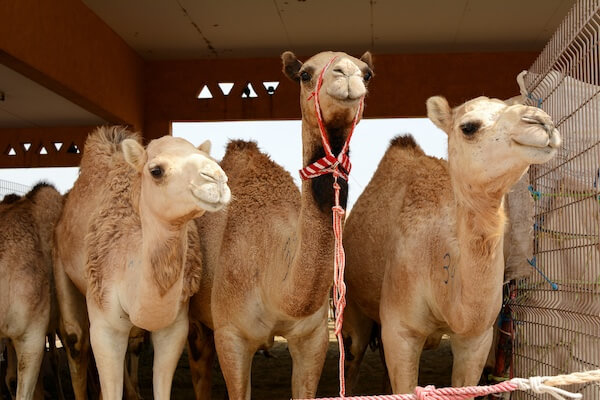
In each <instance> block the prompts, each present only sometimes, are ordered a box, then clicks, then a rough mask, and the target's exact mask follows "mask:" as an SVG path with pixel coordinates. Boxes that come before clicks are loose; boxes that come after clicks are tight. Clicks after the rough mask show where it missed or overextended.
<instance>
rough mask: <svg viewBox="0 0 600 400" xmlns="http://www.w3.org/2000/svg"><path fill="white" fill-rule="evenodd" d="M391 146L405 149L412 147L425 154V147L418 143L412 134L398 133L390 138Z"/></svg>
mask: <svg viewBox="0 0 600 400" xmlns="http://www.w3.org/2000/svg"><path fill="white" fill-rule="evenodd" d="M390 147H397V148H403V149H412V150H414V151H415V152H417V153H419V154H425V152H424V151H423V149H421V147H420V146H419V145H418V144H417V142H416V141H415V138H414V137H413V136H412V135H410V134H406V135H398V136H396V137H394V138H393V139H392V140H390Z"/></svg>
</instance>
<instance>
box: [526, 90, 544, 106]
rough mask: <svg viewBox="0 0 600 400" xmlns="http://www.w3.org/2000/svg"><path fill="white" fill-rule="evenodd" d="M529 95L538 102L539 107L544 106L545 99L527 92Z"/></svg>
mask: <svg viewBox="0 0 600 400" xmlns="http://www.w3.org/2000/svg"><path fill="white" fill-rule="evenodd" d="M527 97H529V98H530V99H531V100H533V101H535V102H536V103H537V108H542V103H543V102H544V100H542V99H541V98H538V97H534V96H533V94H531V93H527Z"/></svg>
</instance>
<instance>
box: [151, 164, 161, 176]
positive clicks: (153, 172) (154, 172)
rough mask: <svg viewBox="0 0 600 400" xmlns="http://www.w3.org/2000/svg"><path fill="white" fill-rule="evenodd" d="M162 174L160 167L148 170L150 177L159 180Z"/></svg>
mask: <svg viewBox="0 0 600 400" xmlns="http://www.w3.org/2000/svg"><path fill="white" fill-rule="evenodd" d="M163 173H164V171H163V169H162V167H161V166H160V165H156V166H154V167H152V168H150V175H152V177H153V178H160V177H162V176H163Z"/></svg>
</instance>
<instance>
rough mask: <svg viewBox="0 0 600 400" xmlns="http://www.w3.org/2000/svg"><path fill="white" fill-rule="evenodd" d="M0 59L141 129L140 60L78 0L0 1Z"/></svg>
mask: <svg viewBox="0 0 600 400" xmlns="http://www.w3.org/2000/svg"><path fill="white" fill-rule="evenodd" d="M0 63H2V64H5V65H6V66H8V67H9V68H12V69H13V70H15V71H17V72H19V73H21V74H23V75H25V76H26V77H28V78H30V79H32V80H34V81H36V82H38V83H39V84H41V85H42V86H45V87H47V88H48V89H50V90H52V91H54V92H56V93H58V94H60V95H62V96H63V97H65V98H66V99H68V100H70V101H72V102H73V103H75V104H77V105H79V106H81V107H83V108H84V109H86V110H88V111H90V112H91V113H93V114H96V115H98V116H99V117H101V118H103V119H105V120H107V121H108V122H110V123H117V124H126V125H131V126H133V127H134V128H135V129H141V127H142V121H143V72H144V62H143V60H142V59H141V58H140V57H139V56H138V55H137V54H136V53H135V52H134V51H133V50H132V49H131V48H130V47H129V46H128V45H127V44H126V43H125V42H124V41H123V39H121V38H120V37H119V36H118V35H117V34H116V33H115V32H113V31H112V30H111V29H110V28H109V27H108V25H106V24H105V23H104V22H103V21H102V20H101V19H100V18H99V17H98V16H97V15H96V14H94V13H93V12H92V11H91V10H90V9H88V8H87V7H86V6H85V4H83V2H81V1H80V0H53V1H36V0H9V1H1V2H0Z"/></svg>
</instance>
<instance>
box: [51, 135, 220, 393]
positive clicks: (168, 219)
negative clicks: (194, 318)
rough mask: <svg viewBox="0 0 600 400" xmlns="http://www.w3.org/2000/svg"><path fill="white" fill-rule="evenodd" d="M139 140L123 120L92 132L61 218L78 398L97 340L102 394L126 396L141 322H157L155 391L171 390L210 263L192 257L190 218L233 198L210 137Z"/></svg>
mask: <svg viewBox="0 0 600 400" xmlns="http://www.w3.org/2000/svg"><path fill="white" fill-rule="evenodd" d="M139 142H140V138H139V136H138V135H137V134H133V133H131V132H129V131H127V130H126V129H124V128H122V127H101V128H98V129H97V130H96V131H94V132H93V133H92V134H90V135H89V136H88V138H87V140H86V144H85V148H84V153H83V156H82V159H81V166H80V174H79V177H78V179H77V181H76V182H75V184H74V186H73V189H72V190H71V191H70V192H69V194H68V196H67V199H66V201H65V207H64V210H63V213H62V215H61V218H60V220H59V222H58V224H57V227H56V232H55V248H54V259H55V279H56V285H57V295H58V302H59V307H60V315H61V333H62V337H63V338H65V342H66V347H67V353H68V356H69V367H70V370H71V376H72V381H73V390H74V391H75V395H76V397H77V398H78V399H83V398H86V392H85V390H86V367H87V359H86V358H87V353H88V351H87V350H88V349H89V345H90V344H91V347H92V350H93V353H94V358H95V360H96V365H97V368H98V374H99V376H100V386H101V391H102V398H103V399H104V400H112V399H120V398H121V397H122V394H123V373H124V364H125V352H126V349H127V344H128V338H129V334H130V331H131V329H132V327H134V326H135V327H138V328H141V329H144V330H147V331H150V332H151V336H152V342H153V346H154V349H155V352H154V366H153V393H154V398H155V399H168V398H169V397H170V392H171V381H172V378H173V373H174V371H175V367H176V365H177V361H178V359H179V356H180V355H181V352H182V350H183V346H184V345H185V338H186V337H187V332H188V317H187V313H188V304H189V298H190V297H191V295H192V294H193V293H194V292H195V291H196V290H197V289H198V283H199V277H200V267H201V266H200V265H199V264H193V266H194V268H188V265H192V264H191V263H186V258H187V257H188V252H187V249H188V243H189V242H194V241H197V240H198V239H197V232H196V229H195V225H194V223H193V222H191V221H192V220H193V219H194V218H196V217H199V216H201V215H203V214H204V212H205V211H218V210H220V209H221V208H223V207H224V206H225V205H226V204H227V203H228V202H229V200H230V198H231V192H230V190H229V187H228V186H227V177H226V175H225V173H224V172H223V170H222V169H221V168H220V167H219V165H218V164H217V163H216V162H215V161H214V160H213V159H212V158H210V157H209V156H208V153H207V152H208V150H209V148H210V143H209V142H207V143H205V144H203V145H201V146H200V148H198V149H197V148H195V147H194V146H193V145H191V144H190V143H189V142H187V141H186V140H184V139H180V138H173V137H171V136H165V137H162V138H159V139H156V140H153V141H151V142H150V143H149V144H148V146H147V148H146V149H144V147H142V146H141V144H140V143H139ZM87 315H89V333H88V325H87V324H88V322H87ZM88 338H89V339H88ZM88 340H89V341H88Z"/></svg>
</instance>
